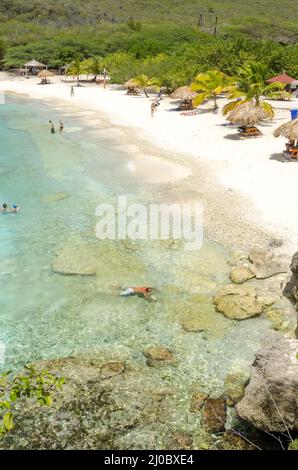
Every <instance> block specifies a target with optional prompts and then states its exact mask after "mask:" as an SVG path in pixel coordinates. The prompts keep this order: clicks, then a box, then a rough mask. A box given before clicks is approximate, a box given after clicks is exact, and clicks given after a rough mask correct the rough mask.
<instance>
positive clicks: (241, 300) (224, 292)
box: [214, 284, 263, 320]
mask: <svg viewBox="0 0 298 470" xmlns="http://www.w3.org/2000/svg"><path fill="white" fill-rule="evenodd" d="M214 303H215V306H216V309H217V310H218V311H219V312H221V313H223V314H224V315H225V316H226V317H228V318H231V319H235V320H243V319H245V318H249V317H253V316H255V315H259V314H260V313H262V310H263V304H262V302H260V301H259V300H258V299H257V294H256V290H255V289H254V287H251V286H238V285H234V284H230V285H227V286H225V287H223V288H222V289H220V290H219V292H218V294H217V295H216V296H215V297H214Z"/></svg>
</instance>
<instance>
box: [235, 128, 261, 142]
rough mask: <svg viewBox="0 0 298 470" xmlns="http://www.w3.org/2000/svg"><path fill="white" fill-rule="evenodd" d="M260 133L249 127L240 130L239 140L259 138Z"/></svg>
mask: <svg viewBox="0 0 298 470" xmlns="http://www.w3.org/2000/svg"><path fill="white" fill-rule="evenodd" d="M261 135H262V132H261V131H260V130H259V129H258V128H257V127H255V126H250V127H246V128H244V129H243V128H240V138H241V139H242V138H243V139H245V138H247V137H260V136H261Z"/></svg>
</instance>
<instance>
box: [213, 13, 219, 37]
mask: <svg viewBox="0 0 298 470" xmlns="http://www.w3.org/2000/svg"><path fill="white" fill-rule="evenodd" d="M217 23H218V17H217V16H216V17H215V25H214V31H213V35H214V36H216V34H217Z"/></svg>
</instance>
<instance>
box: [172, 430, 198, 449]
mask: <svg viewBox="0 0 298 470" xmlns="http://www.w3.org/2000/svg"><path fill="white" fill-rule="evenodd" d="M192 444H193V441H192V437H191V435H190V434H188V433H186V432H176V433H174V434H173V435H172V436H170V438H169V439H168V446H167V447H168V448H169V449H173V450H188V449H192Z"/></svg>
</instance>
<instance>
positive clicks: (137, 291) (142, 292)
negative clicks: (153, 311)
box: [120, 287, 153, 299]
mask: <svg viewBox="0 0 298 470" xmlns="http://www.w3.org/2000/svg"><path fill="white" fill-rule="evenodd" d="M152 290H153V289H152V287H127V288H126V289H124V290H123V291H122V292H121V293H120V295H121V296H124V297H126V296H128V295H139V296H141V297H145V299H148V298H149V296H150V295H151V294H152Z"/></svg>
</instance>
